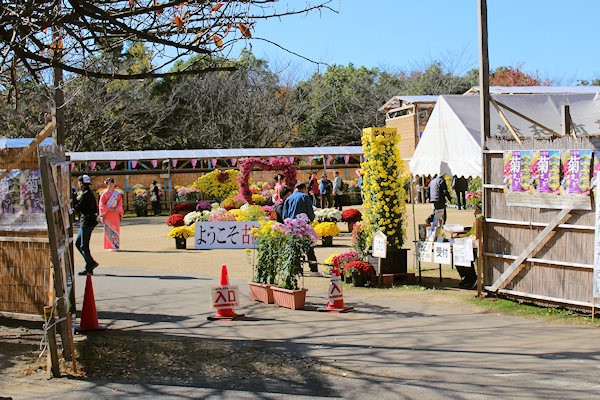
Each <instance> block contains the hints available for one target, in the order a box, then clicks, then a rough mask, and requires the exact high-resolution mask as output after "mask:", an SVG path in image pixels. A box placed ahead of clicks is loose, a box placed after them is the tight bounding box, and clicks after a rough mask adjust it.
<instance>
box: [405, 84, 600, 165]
mask: <svg viewBox="0 0 600 400" xmlns="http://www.w3.org/2000/svg"><path fill="white" fill-rule="evenodd" d="M493 99H495V100H496V101H498V102H499V103H502V104H505V105H506V106H508V107H510V108H512V109H514V110H516V111H518V112H520V113H521V114H523V115H526V116H527V117H529V118H531V119H533V120H535V121H537V122H538V123H541V124H542V125H544V126H547V127H548V128H550V129H553V130H554V131H556V132H558V133H561V132H562V131H563V127H562V105H569V106H570V114H571V119H572V121H573V126H574V127H575V130H576V132H577V135H578V136H588V135H596V134H600V126H598V123H597V121H600V95H595V94H572V95H520V96H511V95H494V96H493ZM503 112H504V114H505V116H506V118H507V119H508V120H509V122H510V124H511V125H512V127H513V128H514V129H515V131H516V132H517V133H518V134H519V136H521V137H538V138H542V139H543V138H550V137H551V133H549V132H547V131H545V130H543V129H542V128H539V127H537V126H535V125H533V124H532V123H530V122H528V121H526V120H525V119H523V118H521V117H519V116H517V115H515V114H513V113H511V112H509V111H507V110H503ZM480 130H481V126H480V111H479V95H474V96H462V95H457V96H452V95H448V96H440V97H439V99H438V102H437V104H436V106H435V108H434V110H433V112H432V113H431V117H430V118H429V122H428V123H427V126H426V127H425V131H424V132H423V135H422V137H421V139H420V140H419V144H418V145H417V148H416V150H415V153H414V155H413V157H412V159H411V161H410V163H409V165H410V170H411V173H412V174H413V175H434V174H439V173H443V174H447V175H458V176H481V171H482V167H481V162H482V156H481V145H480V142H481V134H480ZM490 130H491V132H490V135H491V136H492V137H498V138H512V135H511V134H510V131H509V130H508V128H507V127H506V125H505V124H504V122H502V120H501V119H500V117H499V115H498V113H497V112H496V110H495V109H494V108H493V107H492V106H490Z"/></svg>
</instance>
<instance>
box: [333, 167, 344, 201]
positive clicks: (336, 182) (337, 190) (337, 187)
mask: <svg viewBox="0 0 600 400" xmlns="http://www.w3.org/2000/svg"><path fill="white" fill-rule="evenodd" d="M333 176H335V178H333V195H334V197H333V206H334V207H335V208H337V209H338V210H340V211H342V195H343V194H344V189H343V188H342V185H343V182H342V177H341V176H340V173H339V172H338V171H335V172H334V173H333Z"/></svg>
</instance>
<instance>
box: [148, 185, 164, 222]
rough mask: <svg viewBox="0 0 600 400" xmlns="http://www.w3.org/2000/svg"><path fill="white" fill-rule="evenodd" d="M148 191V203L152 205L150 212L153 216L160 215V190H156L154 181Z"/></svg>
mask: <svg viewBox="0 0 600 400" xmlns="http://www.w3.org/2000/svg"><path fill="white" fill-rule="evenodd" d="M149 190H150V202H151V203H152V211H153V212H154V215H160V213H161V212H162V209H161V206H160V189H159V188H158V185H157V184H156V181H152V185H150V188H149Z"/></svg>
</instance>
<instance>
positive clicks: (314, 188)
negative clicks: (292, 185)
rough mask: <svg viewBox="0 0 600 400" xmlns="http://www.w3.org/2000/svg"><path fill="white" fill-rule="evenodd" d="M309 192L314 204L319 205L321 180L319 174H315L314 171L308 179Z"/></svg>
mask: <svg viewBox="0 0 600 400" xmlns="http://www.w3.org/2000/svg"><path fill="white" fill-rule="evenodd" d="M308 194H309V195H310V197H311V198H312V201H313V206H315V207H318V204H319V202H318V199H319V180H318V179H317V174H315V173H314V172H312V173H311V174H310V178H309V180H308Z"/></svg>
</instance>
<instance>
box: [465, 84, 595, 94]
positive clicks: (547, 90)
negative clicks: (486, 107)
mask: <svg viewBox="0 0 600 400" xmlns="http://www.w3.org/2000/svg"><path fill="white" fill-rule="evenodd" d="M490 93H491V94H569V93H600V86H490ZM465 94H467V95H470V94H479V86H473V87H472V88H471V89H469V90H467V91H466V92H465Z"/></svg>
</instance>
